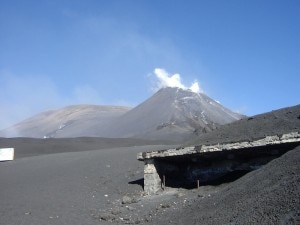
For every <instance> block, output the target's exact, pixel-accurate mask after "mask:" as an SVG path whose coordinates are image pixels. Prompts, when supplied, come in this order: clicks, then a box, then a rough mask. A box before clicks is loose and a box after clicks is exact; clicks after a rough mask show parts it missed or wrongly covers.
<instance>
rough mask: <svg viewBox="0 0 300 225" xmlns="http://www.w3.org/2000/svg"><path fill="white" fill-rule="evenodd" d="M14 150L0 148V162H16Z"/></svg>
mask: <svg viewBox="0 0 300 225" xmlns="http://www.w3.org/2000/svg"><path fill="white" fill-rule="evenodd" d="M14 153H15V150H14V148H0V162H1V161H11V160H14Z"/></svg>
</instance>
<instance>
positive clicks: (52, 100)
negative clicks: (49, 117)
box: [0, 71, 100, 132]
mask: <svg viewBox="0 0 300 225" xmlns="http://www.w3.org/2000/svg"><path fill="white" fill-rule="evenodd" d="M0 90H1V94H0V109H1V110H0V130H1V129H5V128H7V127H10V126H12V125H14V124H16V123H18V122H20V121H22V120H24V119H27V118H29V117H31V116H34V115H35V114H37V113H40V112H42V111H46V110H50V109H57V108H60V107H64V106H67V105H70V104H80V103H89V104H99V103H100V95H99V93H98V92H97V90H96V89H95V88H93V87H91V86H89V85H83V86H79V87H76V88H74V89H73V90H70V91H67V90H63V92H62V91H60V90H59V88H58V86H57V85H56V84H55V83H54V82H53V81H52V80H51V79H50V78H49V77H47V76H28V75H26V76H24V75H22V76H20V75H15V74H12V73H11V72H7V71H0ZM16 132H17V131H16Z"/></svg>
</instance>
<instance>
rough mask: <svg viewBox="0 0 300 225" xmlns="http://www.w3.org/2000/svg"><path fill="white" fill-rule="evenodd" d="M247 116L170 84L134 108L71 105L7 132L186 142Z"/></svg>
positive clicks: (22, 134) (47, 135) (46, 135)
mask: <svg viewBox="0 0 300 225" xmlns="http://www.w3.org/2000/svg"><path fill="white" fill-rule="evenodd" d="M243 117H244V116H243V115H240V114H238V113H234V112H232V111H231V110H229V109H227V108H225V107H224V106H222V105H221V104H219V103H218V102H216V101H214V100H213V99H211V98H210V97H208V96H207V95H205V94H202V93H195V92H193V91H191V90H185V89H181V88H170V87H167V88H162V89H160V90H159V91H158V92H157V93H155V94H154V95H153V96H152V97H150V98H149V99H147V100H146V101H144V102H143V103H141V104H140V105H138V106H136V107H135V108H133V109H129V108H126V107H117V106H115V107H104V106H90V105H85V106H70V107H66V108H63V109H60V110H56V111H50V112H44V113H41V114H39V115H37V116H34V117H32V118H30V119H28V120H25V121H23V122H21V123H19V124H17V125H15V126H13V127H12V128H9V129H8V130H5V131H3V132H2V134H4V132H6V133H8V131H13V130H17V134H18V136H25V137H38V138H42V137H54V138H58V137H59V138H61V137H82V136H90V137H109V138H129V137H130V138H141V139H147V140H176V141H184V140H188V139H190V138H191V137H192V136H195V133H196V132H197V134H198V135H199V133H200V134H201V133H207V132H209V131H211V130H213V129H215V128H216V127H218V126H220V125H223V124H228V123H231V122H233V121H236V120H239V119H241V118H243ZM10 133H11V132H10ZM0 136H1V134H0Z"/></svg>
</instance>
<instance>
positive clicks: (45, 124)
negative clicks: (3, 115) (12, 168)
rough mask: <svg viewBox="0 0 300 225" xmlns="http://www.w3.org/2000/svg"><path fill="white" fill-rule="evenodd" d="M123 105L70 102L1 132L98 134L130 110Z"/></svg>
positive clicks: (20, 134) (8, 134) (40, 135)
mask: <svg viewBox="0 0 300 225" xmlns="http://www.w3.org/2000/svg"><path fill="white" fill-rule="evenodd" d="M129 110H130V108H128V107H123V106H98V105H71V106H67V107H65V108H61V109H58V110H51V111H46V112H42V113H40V114H38V115H36V116H33V117H31V118H29V119H26V120H24V121H22V122H20V123H18V124H16V125H14V126H12V127H10V128H8V129H5V130H3V131H1V132H0V137H1V136H2V137H34V138H49V137H80V136H95V134H96V133H98V131H97V129H101V127H102V126H103V125H104V124H105V123H109V121H111V120H113V119H115V118H116V117H119V116H120V115H122V114H124V113H126V112H128V111H129Z"/></svg>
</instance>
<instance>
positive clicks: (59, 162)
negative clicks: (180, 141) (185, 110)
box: [0, 106, 300, 225]
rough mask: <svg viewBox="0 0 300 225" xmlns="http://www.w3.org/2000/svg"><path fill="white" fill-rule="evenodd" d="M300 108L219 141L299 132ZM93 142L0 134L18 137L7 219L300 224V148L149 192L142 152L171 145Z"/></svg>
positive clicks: (31, 224)
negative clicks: (197, 182) (227, 178)
mask: <svg viewBox="0 0 300 225" xmlns="http://www.w3.org/2000/svg"><path fill="white" fill-rule="evenodd" d="M299 108H300V107H299V106H296V107H291V108H286V109H283V110H279V111H274V112H271V113H269V114H263V115H259V116H257V117H253V118H252V119H251V118H248V119H244V120H242V122H240V123H241V124H232V125H227V126H224V128H220V129H219V130H217V131H215V132H216V133H215V134H217V135H216V140H217V142H221V141H228V140H229V138H230V137H233V136H235V135H237V137H236V139H241V138H245V137H247V138H256V137H258V136H261V135H265V134H267V135H270V134H271V133H276V134H277V133H280V132H282V133H287V132H291V131H297V130H299V128H300V125H299V121H300V110H299ZM268 117H270V118H268ZM274 121H278V123H275V122H274ZM255 126H256V128H255ZM226 127H227V128H226ZM230 129H231V131H230V132H229V133H227V134H226V132H228V131H229V130H230ZM235 129H239V131H238V130H235ZM263 129H264V130H263ZM238 134H239V135H238ZM210 135H212V134H210ZM208 137H210V138H211V137H212V136H207V137H203V139H202V140H207V141H208V142H212V141H213V139H209V138H208ZM205 138H206V139H205ZM233 139H234V138H233ZM91 140H92V139H87V138H82V139H73V140H69V139H64V140H57V139H49V140H47V141H44V140H37V139H31V140H28V139H17V140H16V139H0V147H11V146H12V147H14V146H13V145H15V144H16V143H17V145H15V146H17V147H16V160H14V161H7V162H1V163H0V180H1V183H0V218H1V219H0V224H1V225H16V224H19V225H41V224H51V225H56V224H57V225H67V224H68V225H69V224H74V225H77V224H78V225H82V224H85V225H92V224H158V225H163V224H231V225H233V224H300V164H299V161H300V146H298V147H296V148H295V149H293V150H291V151H289V152H287V153H286V154H284V155H283V156H281V157H280V158H277V159H275V160H273V161H271V162H269V163H268V164H267V165H265V166H264V167H261V168H260V169H258V170H256V171H252V172H250V173H248V174H246V175H244V176H243V177H241V178H240V179H238V180H236V181H234V182H231V183H228V184H222V185H218V186H202V187H200V188H199V189H198V190H197V189H194V190H184V189H167V190H166V191H165V192H164V193H160V194H158V195H154V196H144V195H143V187H142V184H143V180H142V178H143V163H142V162H139V161H137V160H136V154H137V153H138V152H140V151H151V150H159V149H165V148H168V147H171V146H166V145H154V144H153V143H146V142H145V143H142V142H140V143H139V144H136V145H139V146H134V145H135V143H134V141H133V142H131V141H129V142H130V143H129V142H127V141H125V143H126V144H124V143H121V141H120V140H115V142H114V141H113V140H110V141H109V142H110V143H107V142H103V140H102V142H101V141H100V142H94V141H91ZM199 140H200V139H199ZM199 140H198V141H199ZM122 141H124V140H122ZM101 143H102V144H101ZM103 143H106V144H103ZM4 144H5V146H4ZM161 144H163V143H161ZM172 147H173V146H172ZM93 149H98V150H93Z"/></svg>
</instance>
